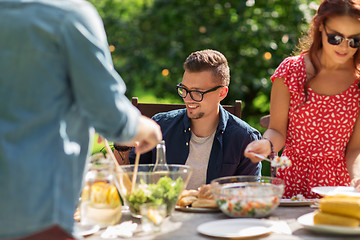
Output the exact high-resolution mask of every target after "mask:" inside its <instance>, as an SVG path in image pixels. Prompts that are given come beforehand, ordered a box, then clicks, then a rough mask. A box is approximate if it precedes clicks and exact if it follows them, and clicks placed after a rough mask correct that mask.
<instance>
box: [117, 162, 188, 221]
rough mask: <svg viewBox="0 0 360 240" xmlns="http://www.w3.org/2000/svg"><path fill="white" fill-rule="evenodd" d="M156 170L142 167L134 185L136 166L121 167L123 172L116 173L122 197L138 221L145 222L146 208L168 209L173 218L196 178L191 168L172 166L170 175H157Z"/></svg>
mask: <svg viewBox="0 0 360 240" xmlns="http://www.w3.org/2000/svg"><path fill="white" fill-rule="evenodd" d="M154 166H155V165H154V164H139V165H138V169H137V174H136V181H135V182H134V183H133V176H134V170H135V169H134V167H135V165H121V166H120V167H121V171H119V170H117V171H116V174H117V179H118V183H119V191H120V195H121V197H122V198H123V200H124V201H125V204H126V205H128V206H129V208H130V212H131V214H132V215H133V216H134V217H137V218H141V216H142V215H141V213H140V210H141V207H142V205H145V204H146V205H153V206H159V205H165V207H166V212H167V216H169V215H171V214H172V212H173V211H174V209H175V205H176V202H177V201H178V199H179V197H180V195H181V192H182V191H183V190H184V189H185V187H186V185H187V183H188V181H189V179H190V176H191V174H192V168H191V167H190V166H187V165H176V164H168V165H167V168H166V169H167V170H166V171H154V170H153V169H154Z"/></svg>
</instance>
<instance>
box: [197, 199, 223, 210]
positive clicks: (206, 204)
mask: <svg viewBox="0 0 360 240" xmlns="http://www.w3.org/2000/svg"><path fill="white" fill-rule="evenodd" d="M191 206H192V207H198V208H217V207H218V206H217V203H216V201H215V200H213V199H203V198H199V199H197V200H196V201H194V202H193V203H192V204H191Z"/></svg>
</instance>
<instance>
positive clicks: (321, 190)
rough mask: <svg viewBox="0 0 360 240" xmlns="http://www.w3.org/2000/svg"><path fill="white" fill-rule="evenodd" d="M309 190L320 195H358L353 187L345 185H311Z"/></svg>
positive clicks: (359, 194) (359, 193)
mask: <svg viewBox="0 0 360 240" xmlns="http://www.w3.org/2000/svg"><path fill="white" fill-rule="evenodd" d="M311 191H313V192H314V193H317V194H319V195H321V196H326V195H335V194H342V195H348V196H354V197H360V192H357V191H356V190H355V188H354V187H347V186H334V187H332V186H329V187H313V188H312V189H311Z"/></svg>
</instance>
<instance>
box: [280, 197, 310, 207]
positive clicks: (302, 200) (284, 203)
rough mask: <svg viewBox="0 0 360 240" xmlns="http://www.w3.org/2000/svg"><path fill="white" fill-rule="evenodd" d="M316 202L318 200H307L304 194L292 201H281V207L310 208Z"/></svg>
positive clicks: (291, 199)
mask: <svg viewBox="0 0 360 240" xmlns="http://www.w3.org/2000/svg"><path fill="white" fill-rule="evenodd" d="M315 201H316V199H307V198H305V197H304V196H303V195H302V194H298V195H296V196H293V197H292V198H290V199H280V206H309V205H312V204H313V203H315Z"/></svg>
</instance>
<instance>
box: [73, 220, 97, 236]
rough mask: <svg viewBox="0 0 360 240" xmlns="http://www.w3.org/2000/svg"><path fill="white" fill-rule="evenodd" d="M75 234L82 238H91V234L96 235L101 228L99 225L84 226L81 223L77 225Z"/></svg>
mask: <svg viewBox="0 0 360 240" xmlns="http://www.w3.org/2000/svg"><path fill="white" fill-rule="evenodd" d="M74 228H75V233H76V234H78V235H80V236H83V237H85V236H89V235H91V234H94V233H96V232H98V231H99V230H100V226H98V225H84V224H81V223H78V222H77V223H75V227H74Z"/></svg>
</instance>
